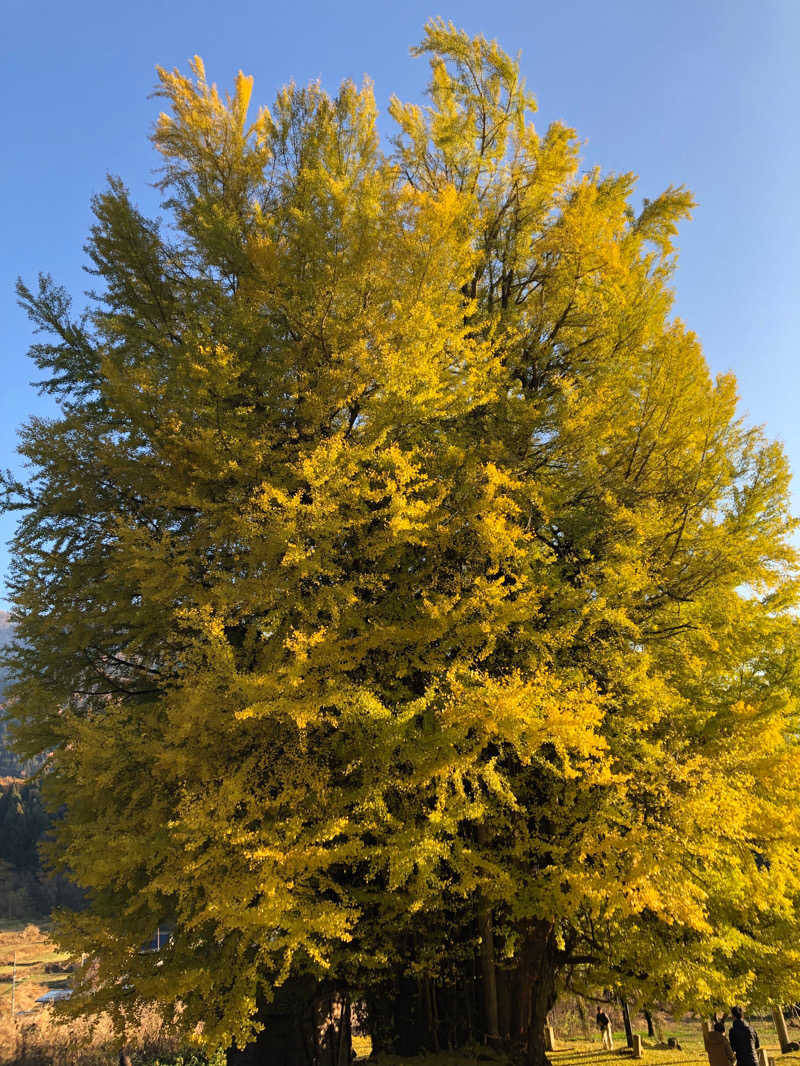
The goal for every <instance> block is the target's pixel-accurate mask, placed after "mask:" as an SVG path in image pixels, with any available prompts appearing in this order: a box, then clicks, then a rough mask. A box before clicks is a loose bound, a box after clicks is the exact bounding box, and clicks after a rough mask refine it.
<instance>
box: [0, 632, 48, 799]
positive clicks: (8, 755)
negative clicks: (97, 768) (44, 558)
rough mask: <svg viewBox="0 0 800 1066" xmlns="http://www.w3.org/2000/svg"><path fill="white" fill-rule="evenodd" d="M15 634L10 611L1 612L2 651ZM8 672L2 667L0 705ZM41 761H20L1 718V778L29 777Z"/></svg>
mask: <svg viewBox="0 0 800 1066" xmlns="http://www.w3.org/2000/svg"><path fill="white" fill-rule="evenodd" d="M13 634H14V630H13V627H12V625H11V618H10V616H9V613H8V611H0V650H2V649H3V648H4V647H5V645H6V644H7V643H8V642H9V641H10V640H11V638H12V636H13ZM6 681H7V677H6V671H5V670H4V669H3V667H2V665H0V705H1V704H2V702H3V695H4V691H5V687H6ZM38 765H39V760H35V759H27V760H26V759H19V758H17V756H16V755H15V754H14V752H13V751H12V750H11V746H10V743H9V740H8V727H7V724H6V722H5V721H4V719H3V718H2V717H1V716H0V778H3V777H29V776H30V775H31V774H32V773H34V771H35V770H36V769H37V768H38Z"/></svg>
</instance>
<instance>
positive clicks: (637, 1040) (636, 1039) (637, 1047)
mask: <svg viewBox="0 0 800 1066" xmlns="http://www.w3.org/2000/svg"><path fill="white" fill-rule="evenodd" d="M633 1057H634V1058H635V1059H640V1058H641V1057H642V1038H641V1036H640V1035H639V1033H634V1034H633Z"/></svg>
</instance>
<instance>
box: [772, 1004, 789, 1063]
mask: <svg viewBox="0 0 800 1066" xmlns="http://www.w3.org/2000/svg"><path fill="white" fill-rule="evenodd" d="M772 1020H773V1021H774V1022H775V1029H776V1031H777V1033H778V1043H779V1044H780V1045H781V1053H782V1054H784V1055H785V1054H786V1052H787V1051H788V1050H789V1044H791V1040H790V1039H789V1032H788V1030H787V1028H786V1019H785V1018H784V1016H783V1008H782V1007H777V1006H776V1007H773V1008H772Z"/></svg>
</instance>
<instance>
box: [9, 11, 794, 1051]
mask: <svg viewBox="0 0 800 1066" xmlns="http://www.w3.org/2000/svg"><path fill="white" fill-rule="evenodd" d="M413 51H414V53H415V54H416V55H424V56H427V57H428V58H429V61H430V68H431V79H430V83H429V86H428V100H427V104H426V105H425V106H418V105H414V104H405V103H402V102H401V101H400V100H398V99H396V98H394V99H393V100H392V103H391V106H390V109H389V110H390V115H391V117H392V119H393V121H394V123H395V129H396V135H395V138H394V140H393V141H392V143H391V145H387V146H382V145H381V143H380V138H379V136H378V132H377V128H376V108H375V101H374V98H373V92H372V87H371V85H370V83H369V82H365V84H364V85H363V86H361V87H360V88H358V87H357V86H355V85H353V84H352V83H350V82H345V83H344V84H343V85H342V87H341V88H340V90H339V92H338V94H337V95H336V96H335V97H331V96H329V95H328V94H327V93H326V92H325V91H324V90H323V89H322V88H321V87H320V86H319V85H318V84H316V83H314V84H311V85H309V86H308V87H306V88H298V87H297V86H294V85H291V86H289V87H287V88H284V89H283V90H282V91H281V92H280V93H279V94H278V96H277V98H276V100H275V103H274V106H273V107H272V108H271V109H266V108H264V109H261V110H260V111H258V112H257V113H256V114H255V116H253V115H252V114H251V112H250V110H249V103H250V95H251V89H252V82H251V79H249V78H247V77H245V76H244V75H242V74H241V73H240V74H239V76H238V78H237V79H236V83H235V88H234V91H233V92H232V93H231V94H230V95H227V96H225V95H221V94H220V93H219V92H218V90H217V89H216V87H215V86H214V85H212V84H210V83H209V82H208V81H207V78H206V74H205V70H204V68H203V64H202V62H201V61H200V60H199V59H195V60H194V62H193V64H192V68H191V72H190V73H189V74H183V73H180V72H179V71H165V70H159V73H158V77H159V83H158V84H159V89H158V92H159V94H160V96H161V97H162V98H163V99H164V101H165V104H166V110H165V113H164V114H162V115H161V116H160V118H159V120H158V123H157V126H156V128H155V132H154V135H153V141H154V144H155V147H156V148H157V150H158V152H159V153H160V155H161V159H162V164H163V166H162V170H161V177H160V183H159V184H160V188H161V189H162V190H163V193H164V197H165V201H164V211H165V213H166V214H165V220H164V221H156V220H153V219H149V218H146V217H144V216H143V215H142V214H141V213H140V211H139V210H138V209H137V208H136V206H135V205H134V203H133V202H132V200H131V197H130V195H129V193H128V191H127V189H126V187H125V186H124V185H123V183H122V182H121V181H120V180H119V179H117V178H112V179H110V180H109V184H108V187H107V189H106V191H104V192H103V193H101V194H100V195H99V196H97V197H96V198H95V200H94V213H95V223H94V226H93V228H92V230H91V235H90V238H89V242H88V246H87V247H88V254H89V257H90V261H91V270H92V271H93V273H94V274H95V276H96V278H97V292H96V294H95V295H94V296H93V298H92V300H91V303H90V305H89V307H88V309H87V310H86V311H85V312H84V313H82V314H81V315H79V316H75V315H73V313H72V310H71V304H70V300H69V297H68V296H67V294H66V293H65V292H64V291H63V290H62V289H61V288H59V287H58V286H57V285H56V284H55V283H54V282H53V281H51V280H50V279H49V278H48V277H42V278H41V279H40V281H39V285H38V287H34V288H28V287H27V286H25V285H24V284H20V288H19V292H20V297H21V299H22V302H23V303H24V305H25V306H26V307H27V308H28V311H29V313H30V315H31V318H32V320H33V322H34V323H35V324H36V326H37V327H39V328H40V329H41V330H42V331H43V333H44V334H45V335H46V337H47V339H46V340H43V341H42V342H41V343H39V344H36V345H35V346H34V347H33V349H32V355H33V358H34V360H35V362H36V364H37V366H38V367H39V369H40V372H41V374H42V388H43V389H45V390H46V391H48V392H49V393H51V394H52V395H53V396H55V397H56V398H57V399H58V401H59V402H60V405H61V406H60V410H61V414H60V416H59V417H58V418H55V419H52V420H31V421H30V422H29V423H28V424H27V426H26V427H25V429H24V431H23V434H22V441H21V452H22V454H23V456H24V457H25V458H26V459H27V461H28V463H29V464H30V469H31V476H30V480H29V481H28V482H27V483H21V482H18V481H15V480H14V479H13V478H11V477H8V478H7V479H6V498H7V506H11V507H14V506H15V507H18V508H20V512H21V517H20V520H19V525H18V532H17V536H16V540H15V542H14V558H15V562H14V570H13V574H12V578H11V590H12V594H13V600H14V612H13V617H14V621H15V624H16V626H17V631H16V633H17V640H16V643H15V644H14V646H13V647H12V649H11V651H10V652H9V653H8V654H7V662H8V666H9V668H10V669H11V670H12V671H13V676H14V678H15V682H14V684H13V688H12V690H11V691H12V696H13V700H14V706H13V714H14V717H15V719H19V720H20V722H21V725H20V726H19V730H18V733H19V740H18V743H19V745H20V750H21V751H22V752H23V753H25V754H28V755H32V754H34V753H36V752H39V751H48V752H50V753H51V754H50V755H49V757H48V762H47V771H46V773H45V775H44V785H45V788H46V793H47V795H48V796H49V800H50V803H51V804H54V805H59V806H61V805H63V807H64V816H63V817H62V818H61V819H60V820H59V822H58V825H57V835H56V838H55V840H54V842H53V844H52V848H51V854H52V856H53V858H54V859H55V860H56V861H58V862H61V863H63V864H64V865H65V866H66V867H67V868H68V869H69V870H71V871H72V872H73V874H74V876H75V877H76V879H77V880H78V882H79V883H80V884H81V885H82V886H83V887H84V888H85V889H86V890H87V892H88V896H89V899H90V909H89V910H88V911H87V912H84V913H81V914H74V915H66V914H65V915H64V916H62V919H61V923H60V926H59V929H60V932H59V935H60V937H61V939H62V941H63V943H64V944H66V945H68V946H71V947H72V948H73V949H74V950H75V951H76V953H86V955H87V958H88V961H87V963H86V966H85V968H84V971H83V972H84V981H83V984H82V986H81V987H80V989H79V992H80V994H78V995H76V996H75V997H74V998H73V1000H72V1001H71V1003H70V1005H69V1007H70V1009H84V1008H87V1007H93V1008H98V1007H101V1008H106V1009H109V1010H111V1011H112V1013H115V1015H116V1016H118V1017H120V1018H122V1017H123V1016H125V1015H127V1014H129V1013H130V1012H135V1011H136V1009H137V1008H138V1006H139V1005H141V1004H142V1003H144V1002H148V1001H152V1000H155V1001H158V1002H160V1003H162V1004H163V1005H164V1009H165V1011H166V1012H167V1013H168V1014H169V1013H170V1012H172V1011H175V1010H176V1008H177V1014H178V1016H179V1020H180V1024H182V1025H184V1026H185V1027H186V1028H187V1029H188V1030H190V1031H192V1030H196V1027H197V1026H198V1025H202V1038H203V1039H205V1040H206V1041H208V1042H209V1043H211V1044H222V1045H227V1044H229V1043H230V1042H231V1041H232V1039H234V1038H238V1039H239V1040H240V1041H241V1040H244V1039H245V1038H246V1037H247V1036H248V1034H249V1033H250V1032H251V1028H252V1025H253V1023H254V1019H256V1020H257V1016H258V1012H259V1006H258V1005H259V1003H261V1002H263V1000H265V999H269V997H270V996H271V995H272V994H273V992H274V990H275V988H277V987H279V986H287V983H288V982H290V981H291V980H292V979H295V978H298V977H305V978H314V979H315V980H319V981H327V982H330V983H331V984H333V985H337V984H338V986H339V987H342V988H347V989H350V990H352V991H353V994H354V995H356V996H358V997H360V998H362V999H363V1000H364V1001H365V1002H366V1003H367V1004H368V1006H369V1004H370V1003H372V1004H373V1011H372V1015H371V1024H372V1025H373V1033H374V1037H375V1040H376V1044H377V1043H379V1042H380V1041H383V1042H384V1043H385V1046H397V1039H398V1037H397V1030H398V1027H399V1026H400V1025H401V1021H402V1019H405V1020H406V1021H408V1020H409V1019H411V1018H416V1019H417V1022H418V1024H417V1025H416V1026H415V1031H416V1032H418V1033H420V1034H422V1036H421V1037H420V1040H421V1042H422V1043H423V1044H424V1043H425V1042H426V1041H427V1042H428V1046H433V1045H435V1044H436V1042H437V1041H438V1040H439V1039H444V1038H442V1037H440V1035H439V1032H438V1030H437V1028H436V1023H435V1021H433V1020H432V1019H433V1018H434V1017H435V1016H436V1015H437V1010H436V1009H435V1008H436V1007H437V1003H439V1001H438V1000H437V999H436V997H437V996H439V997H443V998H441V1004H442V1006H441V1012H444V1005H443V1004H444V1003H445V1000H447V996H448V995H450V994H451V993H452V995H453V996H455V995H456V994H461V991H463V992H464V995H465V997H466V998H465V1000H464V1002H468V1003H469V1005H470V1006H469V1010H466V1009H465V1010H463V1011H461V1015H462V1016H463V1017H462V1019H461V1021H460V1022H459V1023H458V1024H459V1025H462V1029H458V1026H457V1025H456V1023H453V1025H454V1026H455V1028H454V1029H453V1032H454V1033H456V1036H457V1037H458V1036H459V1034H460V1036H463V1038H464V1039H466V1038H467V1036H469V1035H473V1036H476V1037H480V1036H483V1035H486V1036H488V1038H490V1039H492V1040H510V1041H514V1042H517V1043H520V1044H523V1045H525V1046H526V1047H527V1049H528V1055H529V1058H530V1061H531V1062H539V1061H541V1059H542V1057H543V1054H544V1052H543V1048H542V1045H541V1038H540V1034H541V1028H542V1025H543V1022H544V1018H545V1014H546V1011H547V1010H548V1009H549V1008H550V1007H551V1006H552V1003H553V1002H554V999H555V996H556V995H557V994H558V992H559V990H560V989H561V988H563V987H565V986H569V987H573V988H576V989H591V988H595V987H608V986H615V987H618V988H620V989H621V990H623V991H627V992H628V993H629V994H633V993H634V992H635V993H636V994H638V995H640V996H641V997H643V998H644V1000H645V1002H655V1001H661V1000H668V1001H670V1002H674V1003H676V1004H682V1005H691V1006H698V1007H707V1006H710V1005H714V1004H718V1003H720V1002H730V1001H731V1000H732V999H734V998H737V999H743V1000H746V1001H753V1002H756V1001H759V1002H760V1001H766V1000H768V999H770V998H777V1000H778V1001H779V1002H780V1001H784V1002H785V1001H787V1000H789V999H792V1000H796V999H799V998H800V980H798V973H800V971H798V968H797V963H798V949H797V947H796V946H793V945H796V944H797V943H798V938H797V918H796V902H797V896H798V888H800V883H799V879H800V864H798V861H797V856H798V845H799V844H800V804H799V803H798V798H800V797H798V789H799V788H800V785H798V782H800V775H798V769H799V768H800V767H799V762H798V746H797V739H796V738H797V734H798V723H797V693H798V664H797V654H796V645H797V625H796V620H795V614H794V612H795V610H796V607H797V597H798V590H797V573H796V564H797V558H796V554H795V551H794V549H793V547H792V545H791V533H792V531H793V529H794V521H793V519H792V518H791V516H790V514H789V509H788V484H789V471H788V467H787V464H786V460H785V457H784V455H783V452H782V450H781V448H780V446H779V445H777V444H775V443H772V442H770V441H769V440H768V439H767V438H766V437H765V436H764V434H763V432H762V431H761V430H760V429H759V428H754V427H752V426H749V425H748V424H747V423H746V421H744V420H743V419H742V417H741V415H740V414H739V413H738V410H737V395H736V386H735V381H734V380H733V378H732V377H731V376H730V375H723V376H721V377H718V378H717V379H716V380H712V378H711V376H710V374H709V370H708V367H707V365H706V362H705V360H704V357H703V354H702V351H701V348H700V345H699V342H698V340H697V338H696V337H695V336H694V335H693V334H692V333H691V332H690V331H689V330H688V329H687V328H686V327H685V326H684V325H683V323H681V322H680V321H679V320H677V319H676V318H675V317H673V313H672V295H671V290H670V287H669V286H670V281H671V277H672V273H673V270H674V264H675V249H674V244H673V241H674V238H675V235H676V232H677V226H678V223H679V222H680V221H681V220H682V219H684V218H685V217H687V215H688V214H689V212H690V210H691V208H692V206H693V202H692V198H691V196H690V194H689V193H688V192H687V191H686V190H685V189H683V188H674V187H670V188H668V189H667V190H666V191H665V192H664V193H663V194H662V195H661V196H659V197H657V198H656V199H654V200H651V201H645V202H644V204H643V205H642V206H641V207H637V206H634V200H633V196H634V185H635V180H634V176H633V175H631V174H627V173H620V174H605V173H602V172H601V171H600V170H598V169H594V170H588V171H587V170H582V169H581V166H580V161H579V155H578V141H577V138H576V134H575V133H574V131H572V130H570V129H568V128H566V127H565V126H563V125H561V124H559V123H555V124H553V125H551V126H550V127H549V128H548V129H547V130H546V131H545V132H544V133H540V132H539V131H538V130H537V129H536V127H535V125H534V122H533V113H534V111H535V101H534V99H533V97H532V96H531V95H530V93H529V92H528V91H527V89H526V87H525V84H524V82H523V80H522V78H521V75H520V69H519V64H518V63H517V62H515V61H513V60H512V59H510V58H509V57H508V56H507V55H506V54H505V53H503V52H502V51H501V50H500V49H499V47H498V46H497V45H496V44H495V43H491V42H487V41H486V40H485V39H484V38H482V37H476V38H470V37H469V36H467V35H466V34H464V33H463V32H461V31H458V30H456V29H455V28H454V27H453V26H452V25H450V24H446V23H444V22H442V21H440V20H435V21H432V22H430V23H429V24H428V25H427V27H426V30H425V36H424V38H423V40H422V43H421V44H420V45H419V46H418V47H417V48H416V49H414V50H413ZM164 921H170V922H172V923H174V934H173V936H172V939H171V941H170V944H169V946H168V948H166V949H164V950H163V951H162V952H161V953H160V955H159V958H158V966H155V965H154V962H153V957H152V956H148V955H142V954H140V953H139V951H138V949H139V946H140V945H141V944H142V943H143V942H144V941H146V940H147V939H148V938H149V937H150V936H151V935H152V932H153V930H154V929H155V928H156V927H157V926H158V925H159V923H162V922H164ZM476 974H477V976H476ZM410 987H413V988H423V987H424V988H425V989H426V990H427V991H426V995H427V1000H425V1005H424V1006H423V1005H420V1004H422V1003H423V999H424V997H416V993H415V995H414V996H411V993H410V992H409V991H408V989H409V988H410ZM431 989H433V991H432V992H431ZM459 990H461V991H459ZM470 997H472V998H471V999H470ZM447 1002H450V1001H449V1000H447ZM381 1012H382V1013H381ZM414 1012H417V1013H416V1014H415V1013H414ZM464 1018H466V1021H465V1020H464ZM463 1026H468V1027H469V1033H466V1031H465V1030H463ZM379 1030H380V1034H379ZM462 1030H463V1031H462ZM447 1039H450V1037H449V1036H448V1037H447ZM393 1041H394V1043H393Z"/></svg>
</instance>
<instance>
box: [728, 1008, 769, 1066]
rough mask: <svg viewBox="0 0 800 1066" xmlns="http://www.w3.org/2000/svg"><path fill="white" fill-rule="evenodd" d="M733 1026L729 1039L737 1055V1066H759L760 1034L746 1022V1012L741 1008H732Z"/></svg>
mask: <svg viewBox="0 0 800 1066" xmlns="http://www.w3.org/2000/svg"><path fill="white" fill-rule="evenodd" d="M731 1014H732V1015H733V1025H732V1026H731V1028H730V1032H729V1034H728V1035H729V1037H730V1043H731V1047H732V1048H733V1050H734V1052H735V1054H736V1066H758V1056H757V1055H756V1051H757V1049H758V1048H759V1047H761V1045H760V1044H759V1042H758V1033H756V1031H755V1029H753V1028H752V1026H750V1025H748V1024H747V1022H745V1020H744V1011H743V1010H742V1008H741V1007H731Z"/></svg>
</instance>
